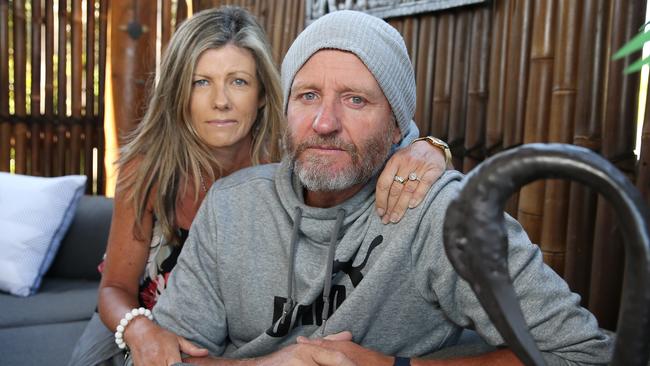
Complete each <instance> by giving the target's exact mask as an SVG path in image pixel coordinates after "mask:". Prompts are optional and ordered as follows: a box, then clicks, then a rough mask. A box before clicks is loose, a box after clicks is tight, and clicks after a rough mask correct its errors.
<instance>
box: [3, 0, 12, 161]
mask: <svg viewBox="0 0 650 366" xmlns="http://www.w3.org/2000/svg"><path fill="white" fill-rule="evenodd" d="M8 118H9V6H8V3H7V2H6V1H0V171H3V172H8V171H9V158H10V150H11V124H10V123H9V120H8Z"/></svg>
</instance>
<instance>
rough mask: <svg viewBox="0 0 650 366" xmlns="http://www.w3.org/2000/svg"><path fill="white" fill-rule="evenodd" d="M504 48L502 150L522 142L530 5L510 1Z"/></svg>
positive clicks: (530, 25) (530, 2)
mask: <svg viewBox="0 0 650 366" xmlns="http://www.w3.org/2000/svg"><path fill="white" fill-rule="evenodd" d="M509 13H510V22H511V23H510V26H509V29H510V30H509V37H508V44H507V61H506V62H507V70H508V77H507V78H506V81H505V89H506V90H505V100H504V107H503V108H504V115H503V122H502V123H503V146H502V148H503V149H508V148H511V147H514V146H517V145H521V143H522V140H523V135H524V133H523V130H524V120H525V106H526V91H527V85H528V67H529V66H528V65H529V57H530V39H531V33H532V29H531V28H532V13H533V2H532V1H514V2H512V3H511V7H510V12H509Z"/></svg>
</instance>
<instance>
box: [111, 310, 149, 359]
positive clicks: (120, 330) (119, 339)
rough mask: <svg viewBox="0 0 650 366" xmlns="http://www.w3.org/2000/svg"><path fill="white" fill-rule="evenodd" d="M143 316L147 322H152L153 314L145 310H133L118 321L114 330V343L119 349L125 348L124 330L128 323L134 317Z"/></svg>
mask: <svg viewBox="0 0 650 366" xmlns="http://www.w3.org/2000/svg"><path fill="white" fill-rule="evenodd" d="M140 315H144V316H146V317H147V319H149V320H153V314H151V310H149V309H145V308H133V309H131V311H129V312H128V313H126V314H124V318H122V319H121V320H120V324H118V325H117V329H116V330H115V343H116V344H117V346H118V347H119V348H120V349H125V348H126V343H125V342H124V329H126V326H127V325H129V322H130V321H131V320H133V318H135V317H136V316H140Z"/></svg>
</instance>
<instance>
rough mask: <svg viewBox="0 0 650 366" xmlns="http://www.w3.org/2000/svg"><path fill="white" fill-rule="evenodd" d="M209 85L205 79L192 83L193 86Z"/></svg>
mask: <svg viewBox="0 0 650 366" xmlns="http://www.w3.org/2000/svg"><path fill="white" fill-rule="evenodd" d="M208 83H209V82H208V81H207V80H205V79H199V80H194V81H193V82H192V86H207V85H208Z"/></svg>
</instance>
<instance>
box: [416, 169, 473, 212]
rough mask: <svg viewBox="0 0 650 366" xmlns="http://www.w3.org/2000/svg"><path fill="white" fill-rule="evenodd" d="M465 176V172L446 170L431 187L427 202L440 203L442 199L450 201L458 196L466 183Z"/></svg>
mask: <svg viewBox="0 0 650 366" xmlns="http://www.w3.org/2000/svg"><path fill="white" fill-rule="evenodd" d="M464 177H465V176H464V175H463V173H461V172H459V171H457V170H447V171H445V172H444V173H443V174H442V175H441V176H440V178H438V180H437V181H436V182H435V183H434V184H433V186H431V188H430V189H429V192H428V193H427V196H426V198H425V202H426V203H428V204H433V203H436V205H438V204H439V202H440V201H449V200H451V199H452V198H454V197H456V196H457V195H458V192H459V191H460V188H461V186H462V185H463V183H464V181H463V178H464ZM426 203H425V205H426Z"/></svg>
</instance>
